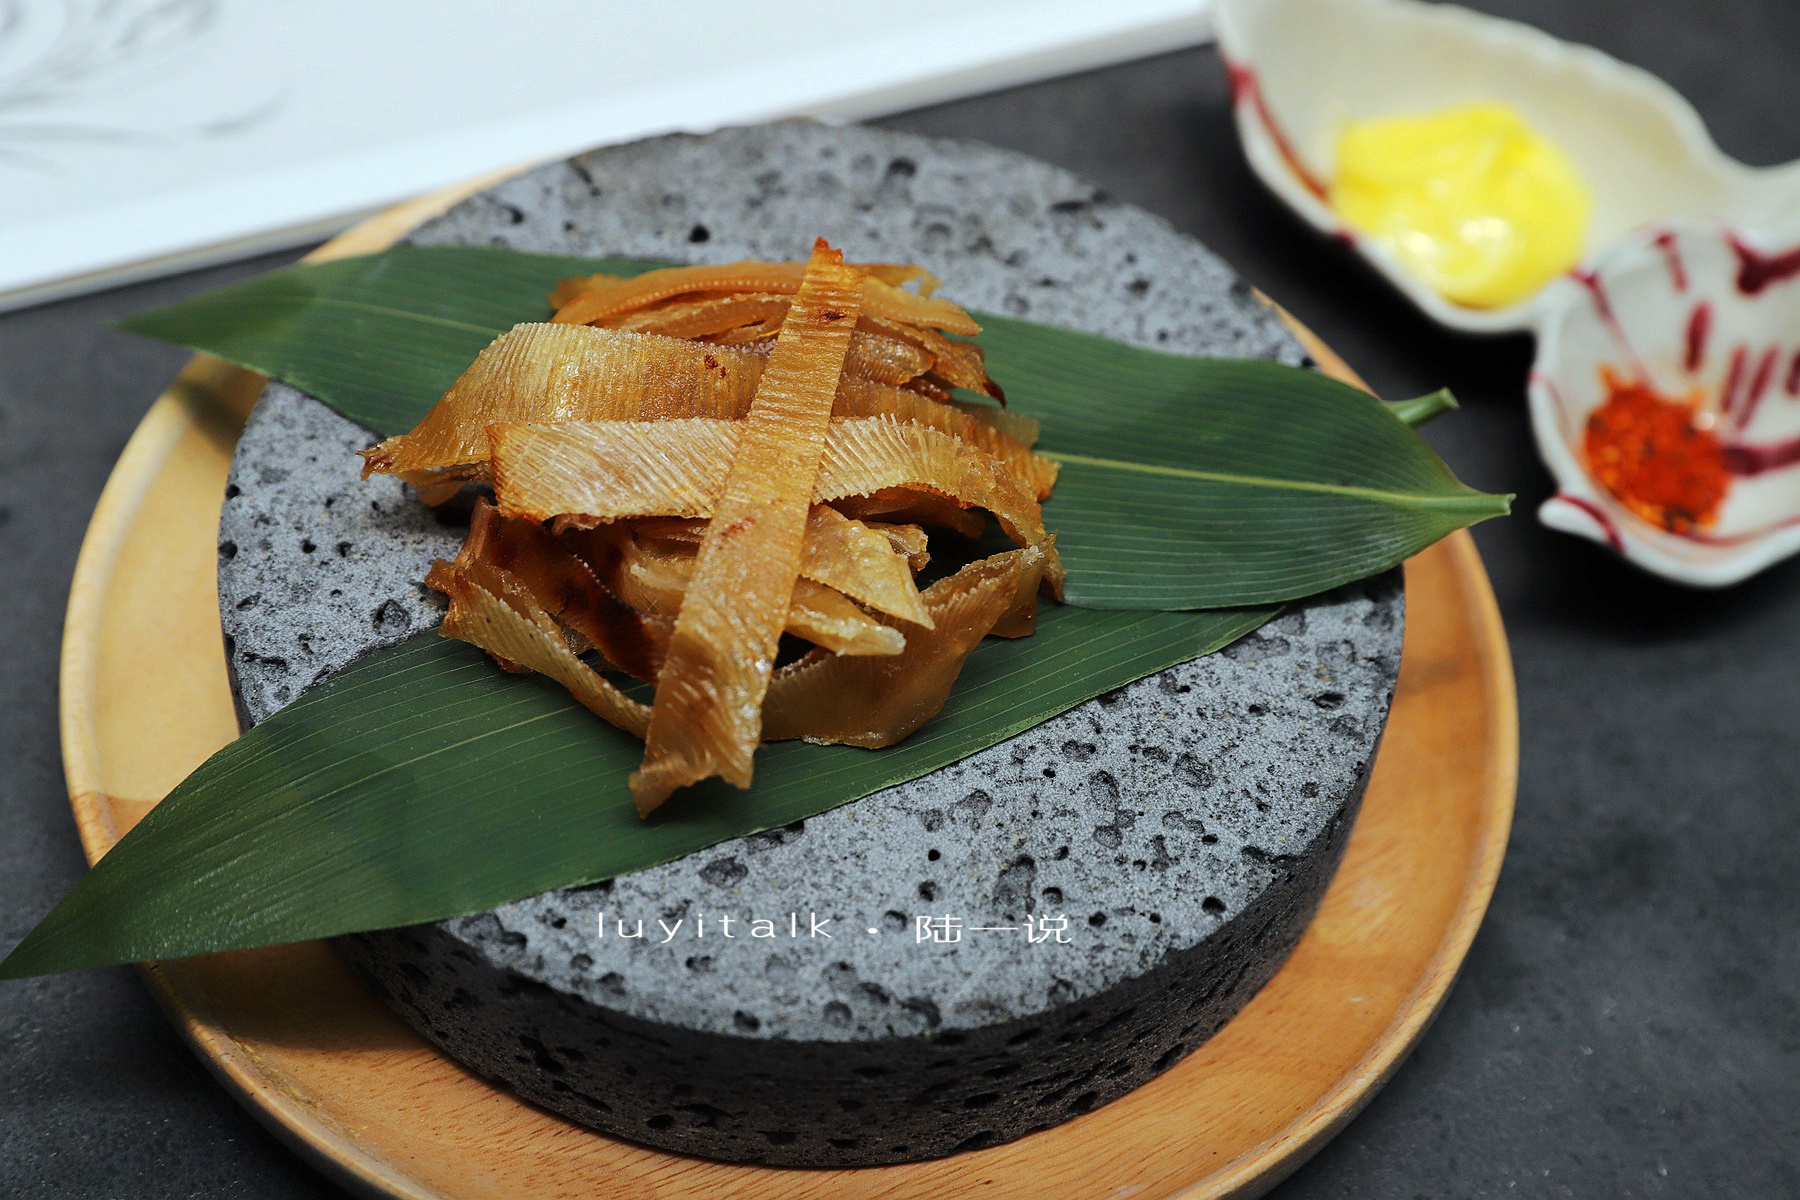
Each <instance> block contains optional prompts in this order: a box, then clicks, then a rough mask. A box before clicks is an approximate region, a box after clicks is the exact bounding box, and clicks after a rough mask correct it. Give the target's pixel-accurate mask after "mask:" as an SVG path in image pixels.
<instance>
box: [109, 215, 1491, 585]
mask: <svg viewBox="0 0 1800 1200" xmlns="http://www.w3.org/2000/svg"><path fill="white" fill-rule="evenodd" d="M655 265H661V264H652V263H646V262H641V261H637V260H622V259H574V258H559V257H554V256H547V255H536V254H521V253H518V252H516V251H510V250H502V249H497V248H493V247H458V246H438V247H400V248H397V249H394V250H390V251H387V252H385V253H382V254H377V255H372V256H369V257H366V258H357V259H344V260H341V261H339V262H335V263H329V264H324V265H320V266H302V267H293V268H289V269H288V270H285V271H278V272H275V273H274V274H271V275H266V276H263V277H261V278H259V279H253V280H250V281H249V282H247V283H242V284H238V285H235V286H233V287H229V288H225V289H223V290H221V291H218V292H214V293H211V294H209V295H206V296H202V297H199V298H197V299H195V300H191V301H188V302H186V303H183V304H179V305H176V306H174V307H172V308H167V309H163V310H161V311H159V312H154V313H149V314H145V315H143V316H138V317H133V318H131V319H129V320H127V321H126V322H125V323H124V325H125V328H127V329H131V330H135V331H136V332H139V333H145V334H149V335H151V336H154V337H160V338H164V339H166V340H169V341H175V342H180V343H182V344H185V345H188V346H192V347H194V348H196V349H200V350H204V351H206V352H207V353H210V354H214V355H217V356H218V357H220V358H224V359H227V360H229V361H231V362H236V363H239V364H242V365H244V366H247V367H250V368H252V369H253V370H257V371H260V372H262V373H264V374H267V375H271V376H274V377H276V378H280V379H285V380H287V381H288V382H289V383H292V384H294V385H295V386H296V387H298V388H300V389H301V390H303V391H306V392H308V393H310V394H312V395H314V396H317V397H318V398H320V399H321V400H323V401H325V402H326V403H327V404H329V405H331V406H332V407H333V408H335V409H337V410H338V411H339V412H341V413H343V414H344V415H345V416H347V417H349V418H350V419H351V420H353V421H357V422H358V423H360V424H363V425H366V426H367V427H369V428H370V429H371V430H373V431H374V432H376V433H378V434H380V435H382V436H387V435H390V434H394V433H400V432H404V431H405V430H407V429H410V428H412V426H413V425H415V424H416V423H417V422H418V420H419V418H420V417H422V416H423V415H424V414H425V412H426V411H427V410H428V409H429V408H430V407H431V405H432V404H434V403H435V402H436V401H437V398H438V396H439V395H441V394H442V392H443V391H444V389H445V388H447V387H448V386H449V385H450V383H451V381H453V380H454V379H455V378H456V376H457V375H458V374H459V373H460V372H461V371H462V369H463V368H464V367H465V366H467V365H468V363H469V362H470V361H472V360H473V359H474V357H475V355H476V354H477V353H478V352H479V351H480V350H481V348H482V347H483V346H485V345H486V344H487V343H488V341H489V340H491V339H492V338H493V337H494V336H495V335H497V334H499V333H501V332H502V331H504V330H506V329H508V328H510V327H511V326H512V325H513V324H514V323H516V322H518V321H529V320H541V319H543V318H544V317H545V316H546V315H547V314H548V312H549V307H548V303H547V300H546V294H547V293H548V291H549V289H550V288H551V287H552V286H554V284H555V283H556V281H557V280H559V279H562V278H564V277H565V276H569V275H576V274H586V273H591V272H593V271H607V272H609V273H612V274H621V275H628V274H635V273H637V272H640V271H642V270H645V269H647V268H648V267H651V266H655ZM976 319H977V320H979V321H980V322H981V324H982V326H983V334H982V337H981V343H982V345H983V346H985V347H986V348H987V352H988V363H989V367H990V369H991V370H992V372H993V374H994V376H995V378H997V379H1000V380H1001V381H1002V382H1003V383H1005V384H1006V385H1007V387H1008V389H1009V395H1010V396H1011V397H1013V402H1014V404H1015V406H1016V407H1017V408H1018V409H1019V410H1020V411H1022V412H1024V413H1027V414H1029V415H1031V416H1034V417H1038V418H1039V419H1041V420H1042V422H1043V427H1044V435H1043V443H1042V448H1043V450H1044V452H1045V453H1046V454H1048V455H1050V456H1051V457H1053V458H1056V459H1059V460H1060V461H1062V463H1063V464H1064V467H1063V476H1062V480H1061V482H1060V483H1059V484H1058V486H1057V489H1056V495H1055V496H1054V497H1053V498H1052V500H1051V501H1050V503H1049V505H1048V507H1047V508H1046V510H1045V519H1046V521H1047V523H1048V524H1049V525H1050V527H1051V529H1052V530H1053V531H1054V532H1055V533H1056V534H1057V537H1058V545H1059V548H1060V549H1061V552H1062V555H1063V560H1064V562H1065V563H1066V564H1067V566H1068V568H1069V586H1068V600H1069V602H1070V603H1072V604H1075V605H1080V606H1086V607H1092V608H1113V609H1138V608H1155V609H1171V610H1174V609H1197V608H1227V607H1235V606H1240V605H1255V604H1268V603H1278V602H1281V601H1286V600H1292V599H1297V598H1299V597H1302V596H1308V595H1312V594H1314V593H1316V592H1320V591H1324V590H1326V589H1328V588H1332V587H1336V586H1338V585H1339V584H1343V583H1348V582H1350V581H1352V580H1355V579H1361V578H1365V577H1367V576H1369V575H1373V574H1376V573H1377V572H1380V571H1383V570H1386V569H1387V568H1389V567H1392V566H1394V565H1395V564H1396V563H1399V562H1401V561H1402V560H1404V559H1406V558H1407V557H1409V556H1411V555H1413V554H1415V553H1417V552H1418V551H1419V550H1422V549H1424V548H1425V547H1426V546H1428V545H1430V544H1431V543H1432V542H1435V541H1437V540H1438V539H1439V538H1441V537H1443V536H1445V535H1446V534H1448V533H1451V532H1453V531H1454V530H1457V529H1460V528H1462V527H1464V526H1466V525H1471V524H1474V523H1475V522H1477V521H1481V520H1485V519H1487V518H1488V517H1494V516H1500V515H1502V514H1504V513H1505V512H1506V511H1507V506H1508V501H1509V500H1510V497H1505V496H1491V495H1486V494H1484V493H1481V492H1477V491H1474V490H1473V489H1471V488H1468V487H1466V486H1464V485H1463V484H1462V483H1460V482H1458V481H1457V479H1456V477H1455V476H1454V475H1452V474H1451V472H1450V469H1449V468H1448V467H1447V466H1445V465H1444V462H1443V460H1442V459H1440V458H1439V457H1438V456H1437V455H1436V453H1434V452H1433V451H1432V450H1431V448H1430V447H1429V446H1427V445H1426V444H1425V443H1424V442H1423V441H1422V440H1420V438H1419V437H1418V436H1417V435H1416V434H1414V433H1413V432H1412V431H1411V429H1410V428H1408V423H1407V420H1405V419H1402V418H1407V417H1410V418H1412V419H1416V420H1422V419H1424V418H1426V417H1428V416H1430V415H1432V414H1433V413H1435V412H1438V411H1441V410H1442V408H1443V407H1445V406H1446V405H1448V404H1453V403H1454V402H1453V401H1450V400H1449V399H1448V394H1447V393H1438V394H1435V395H1433V396H1428V397H1424V398H1422V399H1420V400H1418V401H1412V402H1410V404H1411V405H1412V406H1413V407H1409V408H1405V409H1398V410H1394V411H1390V407H1389V406H1387V405H1383V404H1382V403H1380V402H1379V401H1377V400H1375V399H1373V398H1372V397H1370V396H1368V395H1366V394H1365V393H1363V392H1360V391H1358V390H1356V389H1355V388H1352V387H1348V386H1346V385H1344V384H1341V383H1338V382H1336V381H1334V380H1331V379H1328V378H1326V377H1325V376H1323V375H1320V374H1318V373H1317V372H1314V371H1302V370H1296V369H1293V368H1289V367H1283V366H1279V365H1277V364H1274V363H1266V362H1248V361H1243V360H1233V359H1206V358H1191V357H1185V356H1182V355H1174V354H1165V353H1161V352H1159V351H1155V350H1149V349H1145V348H1143V347H1139V346H1129V345H1126V344H1125V343H1123V342H1116V341H1112V340H1110V339H1107V338H1102V337H1096V336H1094V335H1092V334H1087V333H1078V332H1075V331H1073V330H1068V329H1059V328H1055V327H1053V326H1048V325H1036V324H1031V323H1029V322H1024V321H1016V320H1011V319H1009V318H1005V317H997V316H992V315H988V314H981V313H978V314H976Z"/></svg>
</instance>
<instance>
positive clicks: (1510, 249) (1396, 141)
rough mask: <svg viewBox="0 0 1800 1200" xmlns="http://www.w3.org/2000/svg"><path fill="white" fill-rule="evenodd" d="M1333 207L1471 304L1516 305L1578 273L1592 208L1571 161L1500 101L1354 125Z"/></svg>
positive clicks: (1341, 153)
mask: <svg viewBox="0 0 1800 1200" xmlns="http://www.w3.org/2000/svg"><path fill="white" fill-rule="evenodd" d="M1330 203H1331V206H1332V208H1333V209H1335V210H1336V211H1337V213H1338V215H1339V216H1341V217H1343V219H1344V221H1345V222H1346V223H1347V224H1348V225H1349V226H1350V227H1351V228H1352V229H1354V230H1356V231H1357V232H1358V233H1360V234H1362V235H1364V236H1366V237H1370V238H1373V239H1375V240H1376V241H1378V242H1380V243H1382V244H1383V245H1386V246H1387V247H1389V248H1390V249H1391V250H1392V251H1393V252H1394V254H1395V255H1396V256H1398V258H1399V259H1400V261H1401V263H1403V264H1404V265H1405V267H1406V269H1407V270H1408V271H1410V272H1411V273H1412V274H1414V275H1415V276H1417V277H1418V278H1419V279H1420V280H1422V281H1424V282H1425V283H1426V284H1428V285H1429V286H1430V287H1432V288H1433V289H1434V290H1436V291H1437V292H1439V293H1440V294H1442V295H1443V296H1444V297H1445V298H1447V299H1449V300H1452V301H1454V302H1456V303H1458V304H1464V305H1468V306H1469V307H1471V308H1498V307H1501V306H1503V305H1507V304H1513V303H1516V302H1518V301H1520V300H1523V299H1525V298H1526V297H1527V296H1530V295H1531V294H1532V293H1533V292H1535V291H1537V290H1538V289H1539V288H1541V287H1543V286H1544V285H1545V284H1546V283H1548V282H1550V280H1552V279H1554V278H1555V277H1556V276H1558V275H1560V274H1562V273H1563V272H1565V271H1567V270H1569V269H1570V268H1571V267H1573V266H1574V265H1575V264H1576V263H1577V262H1579V261H1580V259H1581V249H1582V243H1583V241H1584V240H1585V239H1586V236H1587V225H1588V214H1589V211H1590V210H1591V208H1592V201H1591V199H1590V198H1589V195H1588V190H1587V187H1586V185H1584V184H1583V183H1582V181H1581V176H1580V175H1578V174H1577V173H1576V171H1575V167H1574V165H1573V164H1572V163H1570V162H1569V159H1568V156H1566V155H1565V154H1563V152H1562V151H1561V150H1559V149H1558V148H1557V147H1556V146H1555V145H1554V144H1552V143H1550V142H1548V141H1545V140H1544V139H1543V138H1542V137H1540V136H1538V134H1537V133H1536V132H1535V131H1533V130H1532V128H1531V126H1529V125H1527V124H1526V123H1525V121H1524V120H1523V119H1522V118H1521V117H1520V116H1519V114H1518V113H1516V112H1514V111H1513V110H1512V109H1510V108H1506V107H1504V106H1502V105H1498V104H1477V105H1470V106H1468V107H1466V108H1454V109H1450V110H1447V111H1445V112H1440V113H1434V114H1431V115H1429V116H1399V117H1377V118H1373V119H1371V120H1366V121H1353V122H1351V123H1350V124H1349V125H1348V126H1346V127H1345V129H1344V131H1343V133H1342V134H1341V135H1340V136H1339V138H1338V146H1337V175H1336V177H1335V178H1334V179H1333V180H1332V182H1331V190H1330Z"/></svg>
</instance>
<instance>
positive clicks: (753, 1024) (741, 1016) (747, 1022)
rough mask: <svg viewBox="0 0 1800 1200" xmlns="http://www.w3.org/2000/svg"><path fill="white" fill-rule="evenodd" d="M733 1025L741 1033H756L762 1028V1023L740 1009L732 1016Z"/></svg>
mask: <svg viewBox="0 0 1800 1200" xmlns="http://www.w3.org/2000/svg"><path fill="white" fill-rule="evenodd" d="M731 1023H732V1025H733V1026H734V1027H736V1028H737V1030H738V1031H739V1032H741V1033H755V1032H756V1031H757V1030H759V1029H761V1028H762V1021H761V1020H759V1019H757V1018H756V1017H753V1016H751V1015H750V1014H749V1013H747V1012H744V1011H743V1010H742V1009H739V1010H738V1011H737V1012H734V1013H732V1014H731Z"/></svg>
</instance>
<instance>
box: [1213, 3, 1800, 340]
mask: <svg viewBox="0 0 1800 1200" xmlns="http://www.w3.org/2000/svg"><path fill="white" fill-rule="evenodd" d="M1215 28H1216V30H1217V33H1218V39H1219V48H1220V51H1221V53H1222V54H1223V56H1224V58H1225V61H1226V64H1227V67H1228V69H1229V70H1230V71H1231V74H1232V81H1233V96H1234V108H1235V112H1236V119H1237V127H1238V133H1239V136H1240V138H1241V139H1242V142H1243V146H1244V152H1245V154H1246V155H1247V156H1248V158H1249V160H1250V165H1251V167H1252V169H1254V170H1255V172H1256V173H1257V175H1258V176H1259V177H1261V179H1262V180H1263V182H1264V183H1265V184H1267V185H1268V187H1269V189H1270V190H1271V191H1273V192H1274V193H1275V194H1276V195H1277V196H1279V197H1280V198H1281V199H1282V200H1283V201H1284V202H1285V203H1286V204H1287V205H1288V206H1289V207H1291V208H1292V209H1293V210H1294V211H1295V212H1297V213H1299V214H1300V216H1301V217H1303V218H1304V219H1305V220H1306V221H1307V222H1308V223H1309V224H1311V225H1312V226H1313V227H1314V228H1316V229H1318V230H1320V231H1321V232H1323V233H1326V234H1329V235H1332V236H1334V237H1337V238H1339V239H1341V240H1344V241H1347V242H1349V243H1351V244H1352V245H1354V246H1355V248H1356V250H1357V252H1358V253H1360V254H1361V255H1362V256H1363V257H1364V258H1365V259H1367V260H1368V261H1369V262H1370V263H1372V264H1373V265H1374V266H1375V268H1376V269H1377V270H1379V271H1381V272H1382V273H1383V274H1384V275H1386V276H1387V277H1388V279H1389V280H1391V281H1392V283H1393V284H1394V286H1395V287H1397V288H1399V289H1400V290H1401V291H1402V292H1404V293H1405V294H1406V295H1407V297H1408V298H1410V299H1411V300H1412V301H1413V303H1415V304H1417V305H1418V306H1419V307H1420V308H1421V309H1423V310H1424V311H1425V312H1426V313H1427V314H1429V315H1430V316H1431V317H1432V318H1434V319H1435V320H1437V321H1439V322H1440V323H1442V324H1444V325H1447V326H1449V327H1450V328H1452V329H1458V330H1463V331H1467V332H1473V333H1503V332H1512V331H1519V330H1526V329H1530V328H1532V327H1534V326H1536V325H1537V324H1539V322H1540V321H1541V320H1542V319H1543V318H1544V316H1545V314H1546V311H1547V310H1546V305H1547V304H1548V303H1550V302H1551V301H1552V296H1551V293H1552V292H1553V291H1554V290H1556V289H1554V287H1546V288H1545V289H1543V290H1541V291H1539V292H1537V293H1535V294H1534V295H1533V296H1531V297H1530V298H1529V299H1527V300H1524V301H1522V302H1520V303H1518V304H1513V305H1509V306H1507V307H1504V308H1490V309H1479V308H1468V307H1464V306H1462V305H1459V304H1455V303H1452V302H1451V301H1449V300H1446V299H1444V298H1443V297H1442V296H1440V295H1439V294H1438V293H1437V292H1435V291H1433V290H1431V289H1430V288H1429V287H1427V286H1426V285H1424V284H1423V283H1420V282H1419V281H1418V280H1416V279H1415V278H1413V277H1412V276H1411V275H1409V274H1407V273H1406V272H1405V271H1404V269H1403V268H1402V267H1401V266H1400V264H1399V263H1398V262H1397V261H1396V260H1395V259H1394V258H1393V257H1392V255H1390V254H1389V253H1388V252H1387V251H1386V250H1385V249H1384V248H1383V247H1381V246H1379V245H1377V244H1375V243H1374V242H1372V241H1370V240H1368V239H1359V238H1357V237H1356V236H1355V235H1354V234H1352V233H1351V232H1350V231H1349V230H1347V229H1345V228H1344V225H1343V222H1342V221H1341V220H1340V219H1339V218H1338V216H1337V214H1336V213H1335V212H1333V211H1332V209H1331V208H1330V207H1329V206H1328V205H1327V204H1326V203H1325V200H1324V199H1323V192H1324V183H1325V181H1327V180H1329V179H1330V178H1331V175H1332V173H1333V169H1334V162H1333V156H1334V146H1335V142H1336V139H1337V135H1338V131H1339V130H1340V129H1342V127H1343V125H1344V124H1345V122H1347V121H1350V120H1356V119H1361V118H1366V117H1375V116H1383V115H1388V114H1396V113H1429V112H1436V111H1440V110H1443V109H1446V108H1452V107H1456V106H1459V105H1464V104H1473V103H1478V102H1482V101H1496V102H1499V103H1502V104H1505V105H1508V106H1510V107H1512V108H1514V109H1516V110H1517V111H1518V112H1519V113H1520V114H1521V115H1522V116H1523V117H1524V118H1525V120H1526V121H1527V122H1528V123H1529V124H1530V125H1531V126H1532V127H1533V128H1535V129H1536V130H1537V131H1538V132H1539V133H1541V134H1542V135H1543V136H1544V137H1546V138H1547V139H1549V140H1550V141H1551V142H1553V143H1555V144H1556V145H1557V146H1559V147H1561V148H1562V149H1563V150H1564V151H1565V152H1566V153H1567V154H1568V155H1569V157H1570V158H1571V159H1572V160H1573V161H1574V162H1575V164H1576V166H1577V168H1578V169H1579V170H1580V172H1581V174H1582V176H1583V178H1584V179H1585V181H1586V183H1587V186H1588V188H1589V190H1590V191H1591V192H1592V194H1593V199H1594V209H1593V218H1592V222H1591V224H1590V226H1589V229H1588V238H1587V250H1586V253H1585V254H1584V256H1583V257H1588V256H1589V255H1592V254H1593V253H1595V252H1597V251H1600V250H1603V249H1605V248H1606V247H1608V246H1610V245H1612V244H1613V243H1614V242H1616V241H1618V240H1619V239H1620V238H1622V237H1625V236H1627V235H1628V234H1630V233H1632V232H1633V231H1634V230H1638V229H1642V228H1645V227H1647V226H1651V225H1656V224H1660V223H1662V222H1665V221H1668V220H1671V219H1673V218H1678V217H1712V218H1716V219H1721V220H1726V221H1729V222H1731V223H1733V224H1735V225H1738V226H1740V227H1742V228H1749V229H1762V228H1780V227H1782V226H1783V225H1784V224H1785V214H1787V213H1790V212H1793V211H1795V209H1796V208H1800V164H1792V165H1788V166H1783V167H1773V168H1760V167H1751V166H1747V165H1745V164H1744V163H1741V162H1738V161H1737V160H1735V159H1733V158H1731V157H1729V156H1727V155H1726V154H1725V153H1724V152H1723V151H1722V150H1720V149H1719V148H1718V146H1717V145H1715V144H1714V142H1713V140H1712V137H1711V135H1710V134H1708V133H1707V131H1706V127H1705V125H1704V124H1703V123H1702V122H1701V120H1700V116H1699V114H1698V113H1696V112H1695V111H1694V108H1693V106H1692V105H1690V104H1689V103H1688V102H1687V101H1686V100H1685V99H1683V98H1682V97H1681V95H1680V94H1679V93H1678V92H1676V91H1675V90H1674V89H1673V88H1671V87H1670V86H1669V85H1668V84H1666V83H1664V82H1663V81H1662V80H1660V79H1658V78H1656V76H1654V75H1651V74H1650V73H1649V72H1647V71H1644V70H1641V69H1639V68H1637V67H1633V66H1628V65H1627V64H1625V63H1622V62H1620V61H1618V60H1617V59H1615V58H1611V57H1609V56H1608V55H1605V54H1602V53H1601V52H1599V51H1598V50H1593V49H1590V48H1588V47H1586V46H1576V45H1571V44H1570V43H1568V42H1563V41H1560V40H1558V39H1556V38H1554V37H1551V36H1550V35H1549V34H1547V33H1544V32H1542V31H1541V30H1537V29H1533V28H1532V27H1530V26H1528V25H1521V24H1519V23H1517V22H1514V21H1504V20H1500V19H1498V18H1494V17H1488V16H1484V15H1481V14H1479V13H1474V12H1471V11H1469V10H1468V9H1464V8H1458V7H1454V6H1452V5H1441V4H1424V3H1418V2H1417V0H1217V3H1216V8H1215Z"/></svg>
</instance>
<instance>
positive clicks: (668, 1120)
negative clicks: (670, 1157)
mask: <svg viewBox="0 0 1800 1200" xmlns="http://www.w3.org/2000/svg"><path fill="white" fill-rule="evenodd" d="M644 1124H645V1126H647V1127H648V1128H650V1129H655V1130H658V1131H659V1132H660V1131H661V1130H664V1129H673V1128H674V1127H675V1118H674V1117H671V1116H670V1115H669V1114H668V1113H657V1114H656V1115H655V1116H654V1117H651V1118H650V1119H649V1120H648V1121H645V1122H644Z"/></svg>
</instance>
